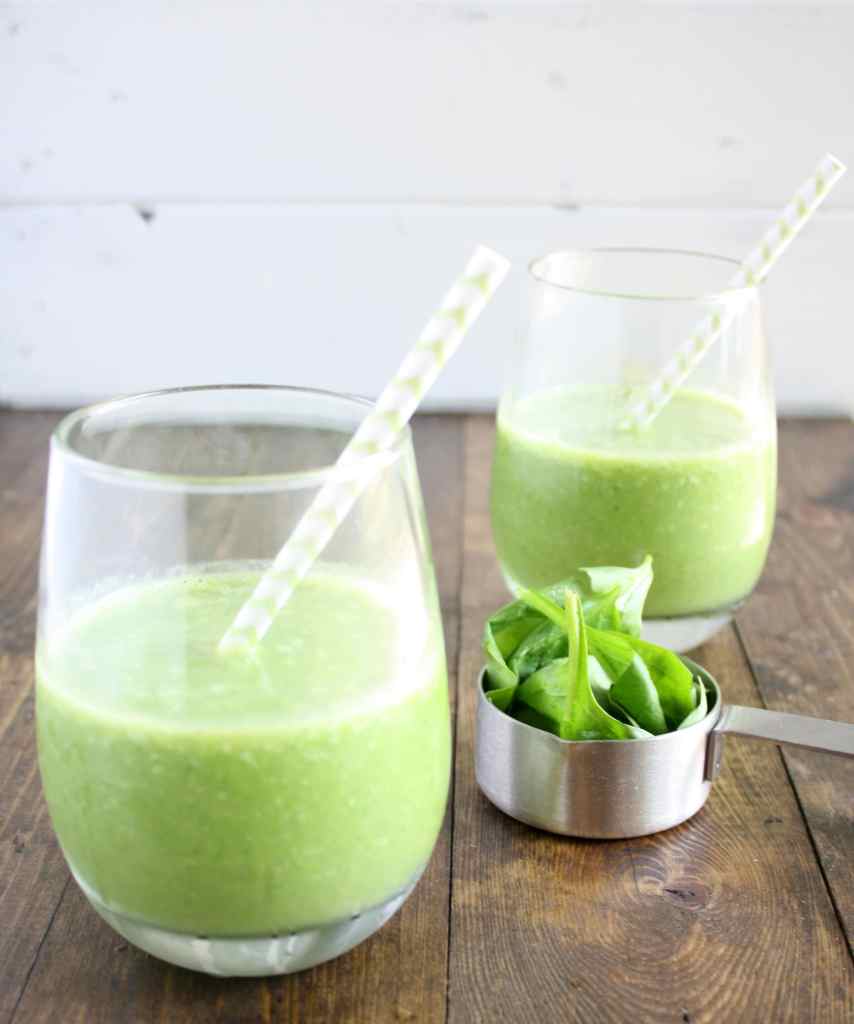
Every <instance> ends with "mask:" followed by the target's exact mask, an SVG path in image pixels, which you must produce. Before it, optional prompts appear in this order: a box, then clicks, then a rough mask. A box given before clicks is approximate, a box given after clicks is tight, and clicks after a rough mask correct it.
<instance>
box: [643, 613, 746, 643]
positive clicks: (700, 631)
mask: <svg viewBox="0 0 854 1024" xmlns="http://www.w3.org/2000/svg"><path fill="white" fill-rule="evenodd" d="M734 610H735V609H733V608H726V609H724V610H723V611H718V612H706V613H704V614H700V615H680V616H678V617H676V618H672V619H644V620H643V626H642V628H641V635H642V636H643V638H644V640H649V641H650V643H653V644H658V645H659V647H669V648H670V650H671V651H676V652H677V653H678V654H683V653H684V652H685V651H690V650H693V649H694V648H695V647H699V646H700V644H704V643H705V642H706V641H707V640H709V639H710V638H711V637H713V636H714V635H715V633H717V632H718V631H719V630H721V629H723V627H724V626H726V625H727V624H728V623H729V622H731V621H732V615H733V611H734Z"/></svg>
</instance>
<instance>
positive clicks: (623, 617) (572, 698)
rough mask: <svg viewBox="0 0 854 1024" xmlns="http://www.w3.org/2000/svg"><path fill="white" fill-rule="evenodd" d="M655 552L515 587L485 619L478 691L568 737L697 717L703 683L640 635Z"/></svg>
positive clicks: (678, 724)
mask: <svg viewBox="0 0 854 1024" xmlns="http://www.w3.org/2000/svg"><path fill="white" fill-rule="evenodd" d="M652 578H653V574H652V558H651V557H649V556H647V557H646V558H645V559H644V561H643V562H642V564H641V565H639V566H638V567H637V568H635V569H630V568H620V567H616V566H607V567H599V568H589V569H580V570H579V571H578V572H577V573H576V574H575V575H574V576H572V577H571V578H570V579H568V580H565V581H563V582H561V583H556V584H554V585H552V586H550V587H546V588H545V589H543V590H539V591H529V590H522V591H521V592H520V594H519V598H518V600H516V601H513V602H512V603H511V604H508V605H505V607H503V608H501V609H499V610H498V611H497V612H496V613H495V615H493V616H492V617H491V618H490V619H489V620H488V622H487V623H486V628H485V631H484V638H483V647H484V653H485V654H486V661H487V667H486V676H485V686H484V689H485V693H486V697H487V699H488V700H490V701H491V702H492V703H493V704H494V705H495V706H496V707H497V708H498V709H499V710H500V711H503V712H505V713H506V714H508V715H510V716H512V717H513V718H515V719H517V720H518V721H520V722H525V723H526V724H528V725H532V726H535V727H536V728H539V729H544V730H545V731H546V732H551V733H554V734H555V735H556V736H560V737H561V739H565V740H610V739H621V740H624V739H639V738H641V737H644V736H659V735H661V734H662V733H666V732H673V731H674V730H676V729H682V728H686V727H687V726H689V725H693V724H694V723H695V722H698V721H700V720H701V719H702V718H703V717H705V715H706V712H707V706H708V705H707V694H706V689H705V687H704V685H703V683H702V681H701V680H700V679H699V677H695V676H694V675H693V674H692V672H691V670H690V669H689V668H688V666H687V665H686V664H685V663H684V662H683V661H682V659H681V658H680V657H679V656H678V655H677V654H675V653H674V652H673V651H669V650H667V649H666V648H664V647H658V646H657V645H656V644H651V643H649V642H647V641H645V640H642V639H641V638H640V632H641V615H642V612H643V605H644V601H645V600H646V595H647V593H648V592H649V588H650V586H651V585H652Z"/></svg>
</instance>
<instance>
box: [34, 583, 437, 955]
mask: <svg viewBox="0 0 854 1024" xmlns="http://www.w3.org/2000/svg"><path fill="white" fill-rule="evenodd" d="M257 579H258V575H257V573H248V572H240V573H225V574H219V575H200V576H195V577H190V576H187V577H179V578H174V579H170V580H167V581H160V582H156V583H151V584H145V585H141V586H138V587H132V588H127V589H125V590H121V591H119V592H117V593H115V594H112V595H110V596H109V597H107V598H105V599H103V600H101V601H99V602H97V603H95V604H94V605H92V606H89V607H88V608H86V609H84V610H83V611H82V612H81V613H79V614H78V615H77V616H76V617H74V618H73V619H72V621H71V622H70V623H69V624H68V626H67V627H66V628H65V629H64V630H63V632H62V633H61V634H60V635H59V636H57V637H55V638H54V639H53V641H52V643H51V645H50V648H49V649H47V650H40V652H39V658H38V685H37V701H38V735H39V755H40V765H41V772H42V778H43V782H44V789H45V793H46V796H47V800H48V804H49V808H50V812H51V817H52V819H53V823H54V826H55V829H56V832H57V835H58V836H59V839H60V842H61V843H62V846H63V849H64V851H65V853H66V855H67V857H68V859H69V862H70V863H71V864H72V866H73V868H74V871H75V873H76V874H77V876H78V877H79V878H80V879H81V881H82V882H83V883H84V885H85V886H86V887H88V888H89V889H90V890H91V891H92V892H93V893H94V894H95V896H96V897H97V898H98V899H99V900H101V902H103V903H104V904H106V905H107V906H108V907H109V908H110V909H112V910H115V911H118V912H119V913H123V914H126V915H127V916H129V917H132V918H135V919H137V920H140V921H143V922H146V923H149V924H153V925H156V926H159V927H162V928H165V929H169V930H173V931H178V932H187V933H192V934H201V935H205V936H240V935H244V936H249V935H260V934H281V933H284V932H289V931H296V930H299V929H302V928H306V927H312V926H317V925H322V924H325V923H327V922H333V921H339V920H341V919H344V918H347V917H349V916H350V915H353V914H356V913H358V912H359V911H362V910H365V909H367V908H370V907H373V906H376V905H378V904H380V903H382V902H383V901H385V900H387V899H389V898H390V897H391V896H392V895H394V894H395V893H396V892H398V891H400V890H401V889H403V888H404V887H405V886H406V885H407V884H408V883H409V882H411V881H412V880H413V879H414V878H415V877H416V876H417V874H418V872H419V871H420V870H421V868H422V867H423V865H424V864H425V863H426V861H427V860H428V858H429V856H430V853H431V850H432V847H433V844H434V842H435V839H436V836H437V834H438V831H439V827H440V824H441V819H442V816H443V812H444V806H445V799H446V795H447V789H448V776H449V763H450V740H449V736H450V734H449V722H448V705H447V681H446V673H445V663H444V652H443V648H442V641H441V636H439V635H437V633H432V634H431V635H421V636H418V637H413V636H412V635H407V623H406V621H405V619H404V618H403V617H402V614H401V612H400V611H395V609H394V608H393V606H392V604H391V602H390V601H389V600H388V598H387V596H385V597H384V596H383V592H382V591H380V590H379V589H378V588H377V587H375V586H371V585H370V584H366V583H364V582H362V581H360V580H358V579H356V578H353V577H348V576H345V575H344V574H334V573H331V572H329V573H321V572H317V573H315V574H313V576H312V577H311V578H310V579H308V580H306V581H305V582H304V583H303V584H302V585H301V586H300V587H299V589H298V591H297V593H296V594H295V595H294V597H293V598H292V600H291V601H290V602H289V603H288V605H287V606H286V608H285V609H284V610H283V611H282V613H281V614H280V615H279V616H278V618H277V620H276V622H275V624H274V626H273V628H272V629H271V631H270V633H269V634H268V636H267V637H266V639H265V641H264V643H263V644H262V645H261V647H260V648H259V649H258V651H257V653H256V656H255V657H253V658H247V657H246V656H240V655H229V656H220V655H218V654H217V653H216V646H217V643H218V641H219V639H220V637H221V636H222V634H223V632H224V631H225V628H226V626H227V625H228V624H229V622H230V621H231V620H232V618H233V616H234V614H235V613H236V611H237V609H238V608H239V607H240V605H241V604H242V603H243V601H244V600H245V599H246V597H247V596H248V595H249V593H250V592H251V590H252V588H253V586H254V584H255V583H256V582H257ZM409 632H410V634H411V632H412V631H411V630H410V631H409Z"/></svg>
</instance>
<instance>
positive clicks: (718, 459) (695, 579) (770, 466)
mask: <svg viewBox="0 0 854 1024" xmlns="http://www.w3.org/2000/svg"><path fill="white" fill-rule="evenodd" d="M615 408H616V403H615V402H614V401H613V398H612V396H608V395H606V394H597V393H589V392H587V393H586V392H570V391H563V390H552V391H546V392H540V393H536V394H533V395H530V396H529V397H527V398H524V399H522V400H521V401H519V402H517V403H515V405H513V406H512V407H511V409H510V410H509V413H508V414H500V415H499V419H498V431H497V440H496V449H495V459H494V464H493V476H492V528H493V535H494V539H495V545H496V549H497V552H498V557H499V560H500V562H501V564H502V567H503V569H504V571H505V573H506V574H507V576H508V577H509V578H510V579H511V580H512V581H513V582H514V584H517V585H518V584H521V585H523V586H526V587H532V588H537V587H542V586H545V585H547V584H550V583H554V582H556V581H557V580H560V579H562V578H564V577H566V576H569V575H570V574H571V573H572V572H574V571H575V570H576V569H577V568H579V567H580V566H585V565H638V564H639V563H640V561H641V559H642V558H643V556H644V555H645V554H647V553H649V554H651V555H652V556H653V566H654V571H655V582H654V583H653V586H652V590H651V591H650V594H649V598H648V600H647V603H646V607H645V611H644V617H645V618H655V617H664V616H678V615H691V614H698V613H703V612H712V611H715V610H718V609H723V608H726V607H727V606H729V605H732V604H734V603H736V602H738V601H739V600H741V599H742V598H743V597H745V596H746V595H747V594H749V593H750V591H751V590H752V588H753V586H754V584H755V583H756V581H757V579H758V578H759V574H760V572H761V571H762V566H763V564H764V561H765V555H766V553H767V550H768V544H769V542H770V539H771V530H772V526H773V521H774V504H775V489H776V450H775V441H774V437H773V435H772V434H771V433H770V431H769V432H762V431H758V430H757V429H756V428H755V427H754V425H753V424H752V422H751V420H750V419H749V418H748V416H747V415H746V413H745V411H744V410H743V409H742V408H741V407H740V406H739V405H737V404H736V403H734V402H730V401H728V400H726V399H723V398H718V397H715V396H712V395H709V394H704V393H702V392H699V391H690V390H683V391H680V392H678V393H677V394H676V395H675V396H674V398H673V399H672V400H671V402H670V403H669V404H668V405H667V407H666V408H665V409H664V410H663V411H662V413H661V414H660V415H659V416H658V418H657V419H656V420H655V421H654V423H653V424H652V425H651V426H650V427H649V428H648V429H647V430H645V431H642V432H639V433H626V432H619V431H616V430H615V429H614V427H613V423H614V419H615V411H614V410H615Z"/></svg>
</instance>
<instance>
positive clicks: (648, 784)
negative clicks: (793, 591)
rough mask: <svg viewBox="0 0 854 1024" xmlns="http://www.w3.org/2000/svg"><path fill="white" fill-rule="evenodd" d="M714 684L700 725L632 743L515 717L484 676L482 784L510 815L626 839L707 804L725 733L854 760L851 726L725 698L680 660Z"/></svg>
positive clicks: (479, 747)
mask: <svg viewBox="0 0 854 1024" xmlns="http://www.w3.org/2000/svg"><path fill="white" fill-rule="evenodd" d="M682 660H683V661H684V662H685V664H686V665H687V666H688V667H689V668H690V669H691V671H692V672H693V673H694V674H695V675H699V676H700V677H701V678H702V679H703V682H704V683H705V684H706V687H707V689H708V691H709V713H708V714H707V715H706V717H705V718H704V719H703V720H702V721H701V722H697V723H696V725H692V726H690V727H689V728H687V729H681V730H679V731H677V732H670V733H665V734H664V735H662V736H652V737H650V738H649V739H636V740H583V741H579V740H562V739H560V738H559V737H557V736H554V735H552V734H551V733H548V732H543V731H542V730H541V729H535V728H533V727H532V726H530V725H525V724H524V723H523V722H517V721H516V719H515V718H511V717H510V716H509V715H507V714H505V713H504V712H503V711H499V710H498V708H496V707H495V706H494V705H493V704H492V703H490V701H488V700H487V699H486V695H485V693H484V688H483V683H484V678H485V672H486V670H485V669H484V670H483V671H482V672H481V674H480V677H479V679H478V697H477V739H476V742H475V762H476V774H477V783H478V785H479V786H480V788H481V790H482V792H483V793H484V795H485V796H486V797H487V798H488V799H489V800H490V801H491V802H492V803H493V804H495V806H496V807H498V808H499V809H500V810H502V811H504V812H505V814H509V815H510V816H511V817H513V818H517V819H518V820H519V821H523V822H525V823H526V824H528V825H535V826H536V827H537V828H542V829H545V830H546V831H548V832H558V833H560V834H562V835H568V836H580V837H585V838H589V839H627V838H630V837H632V836H645V835H650V834H651V833H653V832H661V831H662V830H664V829H667V828H672V827H673V826H674V825H679V824H680V823H681V822H683V821H687V819H688V818H690V817H691V816H692V815H694V814H696V813H697V811H699V810H700V808H701V807H702V806H703V804H704V803H705V802H706V798H707V797H708V795H709V790H710V789H711V786H712V782H714V780H715V779H716V778H717V776H718V773H719V772H720V768H721V759H722V756H723V741H724V736H726V735H727V734H732V735H736V736H749V737H752V738H754V739H761V740H770V741H771V742H773V743H787V744H790V745H792V746H796V747H806V748H807V749H809V750H824V751H827V752H828V753H831V754H841V755H842V756H843V757H854V725H848V724H846V723H844V722H829V721H826V720H825V719H821V718H808V717H807V716H805V715H790V714H785V713H784V712H781V711H765V710H763V709H761V708H744V707H737V706H736V705H733V704H724V703H723V700H722V697H721V691H720V688H719V687H718V684H717V683H716V682H715V680H714V679H713V678H712V676H710V675H709V673H708V672H706V670H705V669H703V668H701V667H700V666H699V665H696V664H695V663H694V662H692V661H690V660H689V659H688V658H683V659H682Z"/></svg>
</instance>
